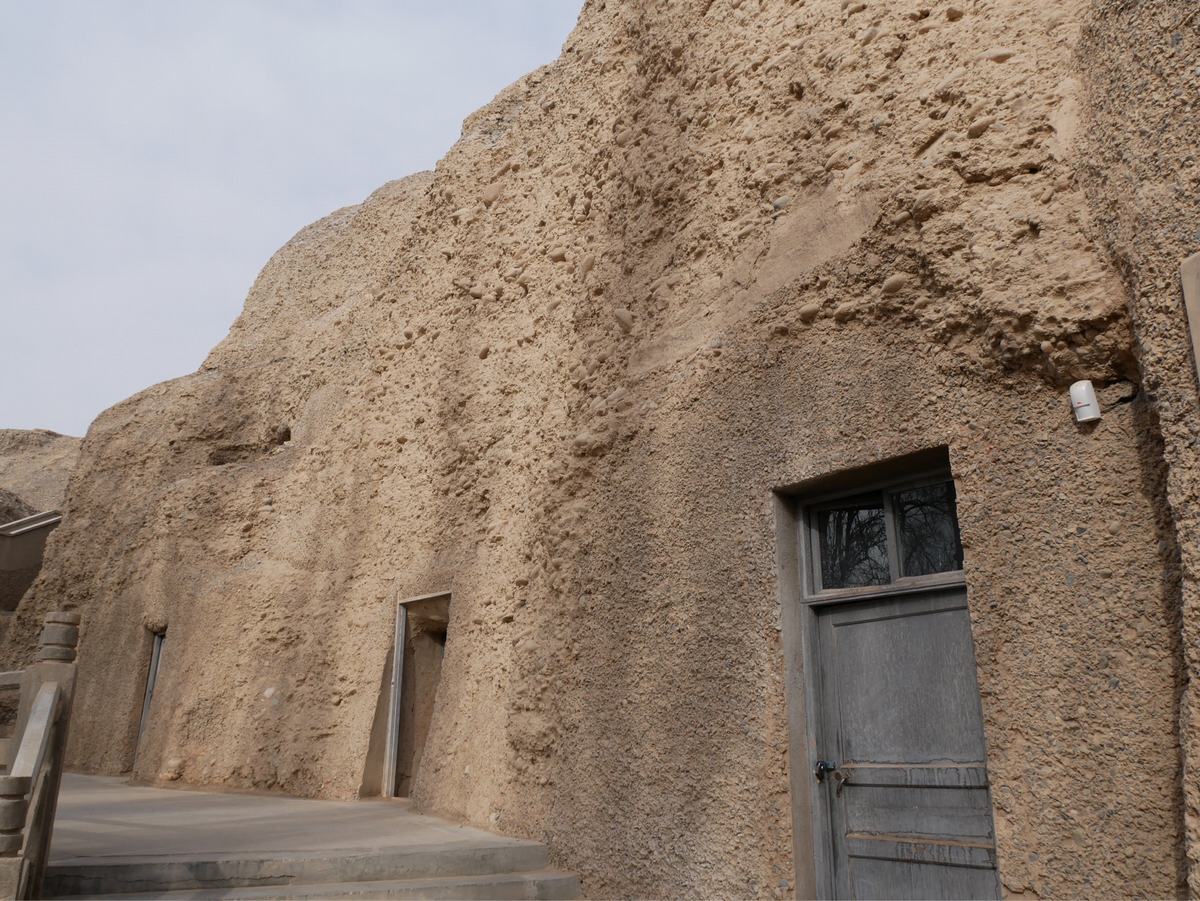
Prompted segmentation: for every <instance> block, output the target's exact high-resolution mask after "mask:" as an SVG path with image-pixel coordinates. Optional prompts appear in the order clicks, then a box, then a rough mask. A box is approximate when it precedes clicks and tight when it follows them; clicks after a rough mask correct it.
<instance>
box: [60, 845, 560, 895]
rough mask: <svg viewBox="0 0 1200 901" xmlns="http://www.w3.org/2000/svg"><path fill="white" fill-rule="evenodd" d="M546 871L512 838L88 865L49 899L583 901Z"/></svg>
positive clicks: (535, 854)
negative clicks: (399, 847) (367, 850)
mask: <svg viewBox="0 0 1200 901" xmlns="http://www.w3.org/2000/svg"><path fill="white" fill-rule="evenodd" d="M548 866H549V861H548V858H547V854H546V849H545V847H544V846H542V845H539V844H537V843H536V842H520V841H513V840H504V839H501V840H499V841H498V842H497V843H496V844H494V845H492V846H488V845H487V844H474V845H471V846H467V847H464V846H461V845H453V846H451V845H446V846H428V847H423V848H421V849H420V850H415V851H391V850H389V851H377V852H371V853H354V852H350V853H344V854H337V855H331V854H327V853H323V854H275V855H270V856H258V855H254V856H247V857H220V858H216V857H212V858H208V859H195V860H180V859H175V860H155V859H142V860H137V859H128V860H120V861H113V862H99V861H90V862H87V863H79V864H58V865H54V866H52V867H51V868H50V869H49V871H48V872H47V873H46V878H45V883H44V897H48V898H83V897H86V898H247V899H250V898H253V899H268V898H411V899H417V898H422V899H424V898H428V899H456V898H462V899H488V898H497V899H558V898H562V899H570V898H579V897H580V888H579V881H578V880H577V879H576V878H575V877H574V876H573V875H571V874H569V873H563V872H559V871H556V870H551V869H548Z"/></svg>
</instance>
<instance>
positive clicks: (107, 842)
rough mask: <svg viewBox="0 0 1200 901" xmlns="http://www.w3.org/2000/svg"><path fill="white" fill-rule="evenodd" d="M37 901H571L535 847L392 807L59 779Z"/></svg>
mask: <svg viewBox="0 0 1200 901" xmlns="http://www.w3.org/2000/svg"><path fill="white" fill-rule="evenodd" d="M42 888H43V891H42V897H46V898H52V897H57V898H104V897H114V898H255V899H265V898H430V899H443V898H447V899H448V898H462V899H475V898H528V899H534V898H537V899H543V898H544V899H554V898H564V899H566V898H578V897H580V886H579V880H578V879H576V878H575V877H574V876H573V875H571V874H569V873H563V872H559V871H556V870H553V869H550V861H549V855H548V853H547V851H546V847H545V845H542V844H540V843H538V842H534V841H528V840H525V839H519V838H512V837H509V836H504V835H497V834H496V833H493V832H488V831H486V830H483V829H475V828H472V827H470V826H464V825H460V824H456V823H452V822H448V821H446V820H442V819H440V818H438V817H432V816H427V815H424V814H419V813H416V812H414V811H412V810H411V808H410V806H409V805H408V804H407V802H405V801H402V800H399V799H393V800H384V799H374V800H366V801H314V800H308V799H303V798H290V797H286V796H282V795H265V794H250V793H223V792H212V791H198V790H169V789H162V788H152V787H150V786H140V785H129V784H127V783H125V782H123V781H122V780H121V779H119V778H115V777H106V776H85V775H82V774H78V773H67V774H65V775H64V777H63V791H62V793H61V795H60V800H59V811H58V817H57V818H56V820H55V824H54V842H53V846H52V848H51V854H50V865H49V868H48V869H47V871H46V875H45V879H44V882H43V886H42Z"/></svg>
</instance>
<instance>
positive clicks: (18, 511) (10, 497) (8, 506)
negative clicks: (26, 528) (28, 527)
mask: <svg viewBox="0 0 1200 901" xmlns="http://www.w3.org/2000/svg"><path fill="white" fill-rule="evenodd" d="M36 512H37V511H36V510H34V508H33V507H32V506H30V505H29V504H27V503H25V501H23V500H21V498H19V497H17V496H16V495H15V494H13V493H12V492H11V491H5V490H4V489H3V488H0V525H3V524H4V523H6V522H12V521H13V520H14V519H21V518H22V517H25V516H28V515H29V514H31V513H36Z"/></svg>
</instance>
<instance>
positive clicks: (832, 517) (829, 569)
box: [817, 498, 891, 588]
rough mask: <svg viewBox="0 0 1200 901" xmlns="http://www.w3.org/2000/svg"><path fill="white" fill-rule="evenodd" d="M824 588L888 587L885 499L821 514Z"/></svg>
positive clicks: (819, 528)
mask: <svg viewBox="0 0 1200 901" xmlns="http://www.w3.org/2000/svg"><path fill="white" fill-rule="evenodd" d="M817 535H818V541H819V544H820V546H821V587H822V588H851V587H853V586H856V585H886V584H887V583H888V582H889V581H890V580H891V575H890V573H889V572H888V555H887V527H886V526H885V524H884V518H883V500H882V498H869V499H866V500H857V501H846V502H845V503H844V504H839V505H838V506H837V507H835V508H833V509H828V510H820V511H818V512H817Z"/></svg>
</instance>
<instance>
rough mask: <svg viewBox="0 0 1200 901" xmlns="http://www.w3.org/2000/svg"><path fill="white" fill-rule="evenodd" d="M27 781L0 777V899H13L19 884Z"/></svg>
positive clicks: (21, 778)
mask: <svg viewBox="0 0 1200 901" xmlns="http://www.w3.org/2000/svg"><path fill="white" fill-rule="evenodd" d="M29 783H30V780H29V779H28V778H27V777H20V776H0V898H16V897H17V895H18V893H19V892H20V887H21V872H22V863H23V862H22V860H21V843H22V841H23V839H24V836H23V835H22V833H21V830H22V827H24V825H25V815H26V804H27V803H28V802H27V801H26V800H25V795H26V794H28V792H29Z"/></svg>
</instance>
